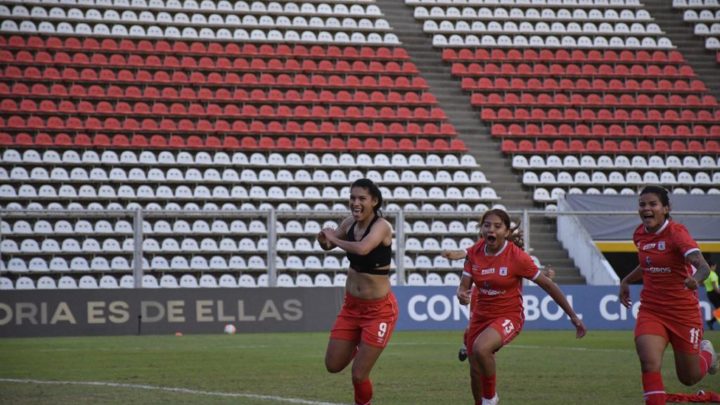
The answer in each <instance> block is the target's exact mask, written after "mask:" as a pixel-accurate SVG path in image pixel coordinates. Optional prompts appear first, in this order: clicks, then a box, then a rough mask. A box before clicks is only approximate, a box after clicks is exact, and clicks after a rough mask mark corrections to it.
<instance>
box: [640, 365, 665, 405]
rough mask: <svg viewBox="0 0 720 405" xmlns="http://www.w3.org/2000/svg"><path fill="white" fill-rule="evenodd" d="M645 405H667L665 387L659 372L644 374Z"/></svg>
mask: <svg viewBox="0 0 720 405" xmlns="http://www.w3.org/2000/svg"><path fill="white" fill-rule="evenodd" d="M642 384H643V398H645V405H665V387H664V386H663V381H662V374H660V372H659V371H652V372H647V373H642Z"/></svg>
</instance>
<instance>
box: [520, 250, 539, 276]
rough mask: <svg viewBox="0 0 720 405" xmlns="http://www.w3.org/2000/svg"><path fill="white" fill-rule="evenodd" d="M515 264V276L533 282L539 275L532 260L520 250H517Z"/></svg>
mask: <svg viewBox="0 0 720 405" xmlns="http://www.w3.org/2000/svg"><path fill="white" fill-rule="evenodd" d="M517 252H518V253H517V255H516V260H515V263H517V264H516V265H517V275H518V276H520V277H524V278H527V279H530V280H535V279H536V278H537V277H538V276H539V275H540V270H539V269H538V267H537V266H536V265H535V262H534V261H533V259H532V258H531V257H530V255H528V254H527V253H525V252H524V251H523V250H522V249H520V248H517Z"/></svg>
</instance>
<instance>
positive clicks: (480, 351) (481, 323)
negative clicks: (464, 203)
mask: <svg viewBox="0 0 720 405" xmlns="http://www.w3.org/2000/svg"><path fill="white" fill-rule="evenodd" d="M480 227H481V235H482V239H481V240H480V241H478V242H477V243H476V244H475V245H473V246H472V247H470V248H469V249H468V251H467V258H466V260H465V270H464V271H463V277H462V279H461V281H460V286H459V287H458V291H457V297H458V299H459V300H460V302H461V303H462V304H468V303H469V301H470V299H471V292H470V289H471V285H472V284H473V283H474V284H475V288H476V289H477V290H478V295H477V299H476V300H475V301H474V302H473V304H472V315H471V317H470V326H469V328H468V333H467V341H466V346H467V348H468V356H469V359H470V387H471V389H472V394H473V397H474V399H475V404H477V405H494V404H497V403H498V401H499V399H498V395H497V393H496V392H495V352H497V351H498V350H500V348H502V347H503V346H504V345H506V344H508V343H510V341H511V340H512V339H513V338H515V336H517V335H518V334H519V333H520V330H521V329H522V326H523V321H524V315H523V301H522V279H523V278H527V279H530V280H533V281H535V283H536V284H537V285H539V286H540V287H541V288H542V289H543V290H545V291H546V292H547V293H548V294H549V295H550V296H551V297H552V298H553V300H555V302H556V303H557V304H558V305H559V306H560V307H561V308H562V309H563V310H564V311H565V313H566V314H567V315H568V316H569V317H570V321H571V322H572V324H573V325H574V326H575V329H576V336H577V337H578V338H581V337H583V336H585V333H587V330H586V329H585V325H584V324H583V322H582V321H581V320H580V318H578V316H577V315H576V314H575V311H573V309H572V307H571V306H570V304H569V303H568V301H567V299H566V298H565V295H563V293H562V291H560V289H559V288H558V286H557V285H555V283H553V282H552V281H551V280H550V279H549V278H547V277H545V276H544V275H543V274H542V272H541V271H540V270H538V268H537V266H536V265H535V263H534V262H533V260H532V259H531V258H530V256H529V255H528V254H527V253H525V252H524V251H523V249H522V238H521V237H519V236H520V235H519V233H515V231H516V230H517V228H511V224H510V217H509V216H508V214H507V212H505V211H503V210H500V209H492V210H489V211H487V212H485V214H484V215H483V216H482V219H481V220H480Z"/></svg>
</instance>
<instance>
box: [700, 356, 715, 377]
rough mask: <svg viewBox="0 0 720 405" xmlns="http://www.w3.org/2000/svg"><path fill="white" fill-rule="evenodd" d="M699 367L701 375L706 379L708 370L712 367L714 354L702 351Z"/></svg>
mask: <svg viewBox="0 0 720 405" xmlns="http://www.w3.org/2000/svg"><path fill="white" fill-rule="evenodd" d="M698 365H699V366H700V374H702V376H703V377H705V375H706V374H707V371H708V369H709V368H710V366H712V354H711V353H710V352H708V351H705V350H700V361H698Z"/></svg>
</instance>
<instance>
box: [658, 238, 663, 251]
mask: <svg viewBox="0 0 720 405" xmlns="http://www.w3.org/2000/svg"><path fill="white" fill-rule="evenodd" d="M657 246H658V250H665V241H664V240H661V241H660V242H658V244H657Z"/></svg>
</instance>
